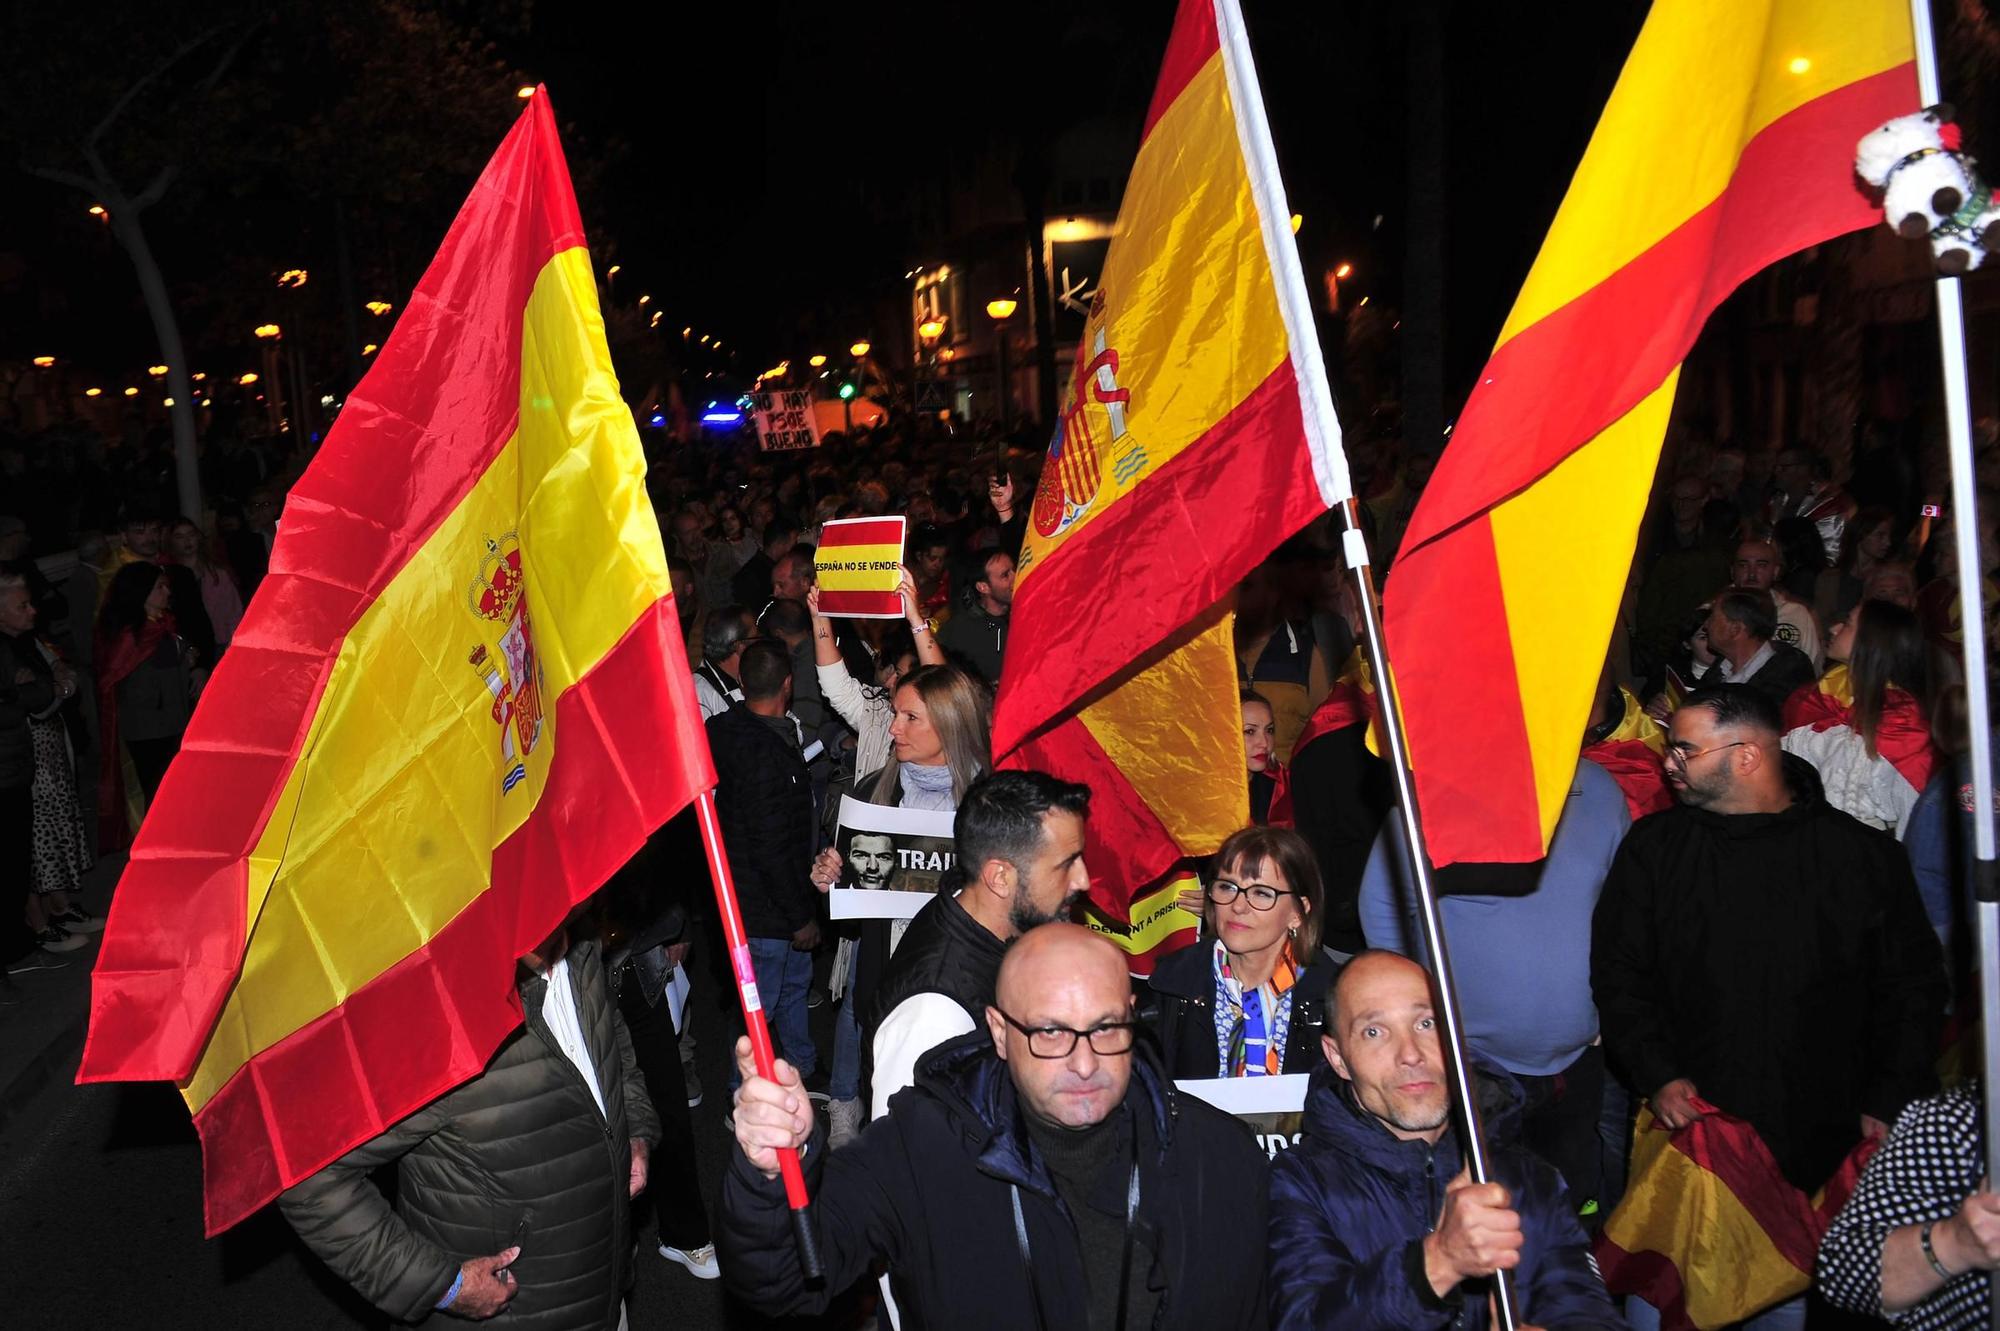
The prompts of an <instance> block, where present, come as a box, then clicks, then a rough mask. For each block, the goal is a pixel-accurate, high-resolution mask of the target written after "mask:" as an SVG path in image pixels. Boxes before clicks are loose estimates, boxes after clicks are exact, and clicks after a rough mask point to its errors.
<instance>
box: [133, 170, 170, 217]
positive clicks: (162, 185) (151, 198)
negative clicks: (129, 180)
mask: <svg viewBox="0 0 2000 1331" xmlns="http://www.w3.org/2000/svg"><path fill="white" fill-rule="evenodd" d="M179 174H180V166H179V165H178V164H176V163H173V162H169V163H167V165H165V166H163V167H161V168H160V169H159V171H158V172H157V173H156V174H155V175H154V176H153V179H152V182H151V183H150V184H148V185H147V186H146V188H144V189H142V190H140V191H139V193H138V194H137V195H135V196H134V197H133V199H132V202H131V203H129V204H127V205H126V208H127V209H128V210H129V211H131V212H134V213H142V212H144V211H145V210H146V209H148V208H150V207H152V206H153V205H154V204H156V203H158V202H159V201H160V197H161V196H162V195H164V194H165V193H166V192H167V187H168V186H170V185H172V184H173V183H174V177H175V176H177V175H179Z"/></svg>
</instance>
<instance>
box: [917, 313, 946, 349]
mask: <svg viewBox="0 0 2000 1331" xmlns="http://www.w3.org/2000/svg"><path fill="white" fill-rule="evenodd" d="M917 336H918V337H921V338H922V339H923V340H924V341H925V342H926V343H930V342H935V341H937V340H938V339H939V338H941V337H943V336H944V320H942V319H926V320H924V321H923V322H922V323H920V324H918V325H917Z"/></svg>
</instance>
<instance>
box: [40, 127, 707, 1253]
mask: <svg viewBox="0 0 2000 1331" xmlns="http://www.w3.org/2000/svg"><path fill="white" fill-rule="evenodd" d="M713 781H714V775H713V769H712V767H711V765H710V762H709V757H708V748H707V744H706V742H705V738H704V736H703V733H702V730H701V727H700V724H699V712H698V710H697V709H696V706H695V700H694V696H693V690H692V680H691V678H690V676H689V674H688V667H687V663H686V658H685V656H684V653H683V649H682V646H681V637H680V630H679V625H678V623H677V620H676V616H675V613H674V602H673V597H672V594H671V589H670V584H669V582H668V578H667V567H666V556H665V553H664V551H663V550H662V547H661V544H660V533H659V528H658V526H657V525H656V523H655V521H654V518H653V512H652V508H651V506H650V505H649V504H648V502H647V498H646V491H645V486H644V463H643V459H642V457H641V455H640V450H639V441H638V436H637V432H636V430H635V429H634V427H633V423H632V417H631V413H630V411H629V410H628V409H627V408H626V406H625V404H624V402H623V401H621V400H620V398H619V394H618V385H617V381H616V379H615V378H614V377H613V375H612V370H611V361H610V357H609V354H608V353H607V351H606V348H605V341H604V327H603V320H602V318H601V317H600V315H599V311H598V305H597V288H596V282H595V279H594V277H593V275H592V271H591V266H590V256H589V253H588V251H586V250H585V248H584V238H583V227H582V224H581V221H580V219H579V217H578V214H577V207H576V200H575V197H574V195H573V193H572V191H571V188H570V182H569V173H568V169H567V167H566V166H565V164H564V162H563V156H562V149H561V147H560V145H559V144H558V143H557V141H556V128H555V119H554V116H553V114H552V113H551V111H550V109H549V104H548V99H547V97H546V95H544V94H542V93H539V92H538V93H537V94H536V95H535V96H534V97H533V98H532V99H531V100H530V101H529V103H528V106H527V109H526V110H525V111H524V112H523V113H522V115H521V118H520V120H519V122H518V123H517V124H516V125H515V126H514V129H513V131H512V132H511V133H509V134H508V136H507V138H506V141H505V142H504V143H502V144H501V146H500V151H499V152H498V153H497V154H496V155H495V156H494V158H493V161H492V163H491V164H490V165H489V166H488V167H487V169H486V172H485V174H484V175H482V176H481V177H480V179H479V181H478V183H477V184H476V185H475V186H474V188H473V191H472V197H471V198H470V199H469V200H468V201H467V202H466V204H465V207H464V209H463V210H462V211H461V212H460V213H459V215H458V219H457V221H455V222H454V223H453V225H452V227H451V230H450V232H449V233H448V234H447V235H446V236H445V239H444V244H443V247H442V248H441V249H440V250H439V252H438V255H437V258H436V259H435V260H433V261H432V263H431V266H430V269H429V271H428V272H426V273H425V274H424V277H423V280H422V281H421V282H420V283H419V284H418V286H417V289H416V291H415V293H414V294H413V295H412V296H411V298H410V300H409V303H408V304H407V306H406V307H405V310H404V313H403V316H402V320H401V322H400V324H399V325H398V327H397V329H396V331H395V334H394V335H393V336H392V337H391V338H390V339H389V342H388V344H387V345H386V346H385V347H384V348H383V350H382V353H381V355H380V358H379V359H378V360H377V362H376V363H375V365H374V367H373V368H372V369H371V370H370V371H369V374H368V376H367V378H366V379H364V380H363V381H362V382H361V384H360V385H359V386H358V387H357V388H356V389H355V390H354V392H353V393H352V394H351V395H349V397H348V399H347V403H346V406H345V407H344V408H343V410H342V411H341V413H340V418H339V421H338V423H337V424H336V425H335V426H334V428H333V430H332V431H331V432H330V433H329V435H328V436H327V439H326V442H325V443H324V444H323V445H322V446H321V448H320V450H319V455H318V456H317V457H316V458H315V459H314V460H313V463H312V465H311V467H310V468H308V469H307V471H306V473H305V475H304V476H303V477H301V478H300V480H299V482H298V484H297V486H295V487H294V488H293V490H292V492H291V495H290V497H289V499H288V501H287V503H286V506H285V512H284V518H283V521H282V522H281V524H280V527H279V535H278V539H277V542H276V544H275V546H274V547H273V549H272V552H271V573H270V576H269V577H268V578H267V579H266V580H265V582H264V583H263V585H262V586H261V587H260V588H259V590H258V593H257V596H256V599H255V600H254V601H253V602H252V604H251V606H250V609H249V613H248V615H247V616H246V617H245V619H244V621H243V625H242V627H241V628H239V629H238V630H237V634H236V639H235V641H234V643H233V644H232V645H231V647H230V649H229V652H228V654H227V655H226V656H225V657H224V658H223V660H222V663H221V666H220V668H219V669H218V670H217V671H216V674H215V677H214V678H213V679H212V680H211V681H210V683H209V685H208V689H207V691H206V693H205V694H204V695H203V697H202V699H201V704H200V707H199V708H198V709H197V711H196V713H195V718H194V722H193V724H192V725H191V726H190V728H189V730H188V734H187V738H186V741H185V743H184V745H183V747H182V749H181V753H180V757H179V758H178V759H176V760H175V763H174V766H173V769H172V771H171V772H169V774H168V776H167V779H166V783H165V785H164V786H163V788H162V789H161V792H160V797H159V800H158V802H157V803H156V804H155V805H154V806H153V808H152V810H151V811H150V812H149V813H148V815H147V818H146V823H145V826H144V828H143V829H142V830H141V832H140V835H139V839H138V843H137V845H136V847H135V848H134V850H133V853H132V860H131V863H130V865H129V866H128V867H127V868H126V871H125V876H124V879H123V881H122V882H121V883H120V884H119V887H118V892H117V896H116V898H115V901H114V903H113V906H112V911H111V921H110V927H109V928H108V929H107V930H106V933H105V939H104V945H103V957H102V959H101V960H100V961H99V963H98V966H97V970H96V974H95V976H94V978H93V992H92V1004H91V1022H90V1037H89V1043H88V1045H87V1046H86V1048H85V1050H84V1058H83V1067H82V1070H81V1072H80V1073H79V1074H78V1075H79V1080H82V1081H114V1080H116V1081H130V1080H158V1079H164V1080H169V1081H174V1082H177V1083H178V1084H179V1085H180V1088H181V1092H182V1094H183V1096H184V1097H185V1098H186V1100H187V1102H188V1105H189V1107H190V1109H192V1110H193V1113H194V1121H195V1125H196V1127H197V1128H198V1129H199V1130H200V1134H201V1139H202V1153H203V1162H204V1171H205V1180H206V1194H207V1196H206V1201H207V1208H206V1213H207V1221H208V1228H209V1231H210V1232H211V1233H214V1232H216V1231H219V1230H221V1229H223V1228H226V1227H227V1226H229V1225H231V1224H234V1223H235V1222H236V1221H238V1220H240V1219H242V1218H243V1217H244V1216H246V1215H248V1214H249V1213H250V1212H251V1211H252V1210H254V1209H255V1208H257V1207H258V1206H260V1205H262V1204H263V1203H264V1202H266V1201H268V1200H270V1199H271V1198H272V1197H273V1196H274V1195H276V1193H277V1192H278V1191H279V1190H280V1189H282V1188H284V1187H286V1186H288V1185H290V1184H292V1183H294V1182H297V1181H298V1180H299V1179H302V1178H304V1177H306V1176H308V1175H310V1174H312V1173H313V1172H314V1171H315V1170H317V1169H319V1168H320V1167H321V1166H323V1165H325V1164H326V1163H327V1162H328V1161H330V1160H332V1159H334V1158H335V1157H337V1156H339V1155H340V1154H341V1153H343V1152H344V1151H346V1150H347V1149H349V1148H350V1147H352V1146H354V1145H356V1144H357V1143H359V1142H362V1141H365V1140H367V1139H368V1138H370V1137H372V1136H374V1135H376V1134H377V1133H379V1132H380V1131H381V1130H382V1129H383V1128H384V1127H386V1126H388V1125H389V1124H391V1123H394V1122H396V1121H397V1120H398V1119H401V1118H403V1117H404V1116H405V1115H407V1114H409V1113H410V1112H411V1111H413V1110H415V1109H417V1108H418V1107H420V1106H421V1105H423V1104H425V1103H427V1102H428V1101H430V1100H432V1099H434V1098H435V1097H436V1096H437V1095H439V1094H440V1093H441V1092H443V1091H445V1090H447V1089H449V1088H450V1087H451V1086H453V1085H455V1084H457V1083H459V1082H462V1081H464V1080H466V1079H467V1078H469V1077H471V1076H473V1075H474V1074H476V1073H477V1072H478V1071H479V1070H480V1069H481V1068H482V1067H484V1066H485V1064H486V1061H487V1059H488V1058H489V1057H490V1056H491V1054H492V1053H493V1051H494V1049H495V1048H496V1047H497V1046H498V1045H499V1043H500V1041H501V1040H502V1038H503V1037H505V1036H506V1035H507V1033H508V1032H509V1031H511V1030H513V1029H514V1028H515V1027H517V1026H518V1025H519V1024H520V1022H521V1009H520V1003H519V999H518V998H517V996H516V994H515V988H514V977H515V958H516V957H518V956H520V955H521V954H522V953H523V952H526V951H528V950H530V949H532V948H533V947H534V946H535V945H536V944H537V943H538V942H540V941H541V940H542V939H543V938H545V937H546V936H547V935H548V934H549V933H550V932H551V931H552V930H553V929H554V927H555V926H556V924H557V923H558V922H559V921H561V920H562V918H563V917H564V915H565V914H566V913H567V912H568V911H569V910H570V909H571V907H572V906H574V905H575V904H576V903H577V902H578V901H580V900H582V899H583V898H584V897H585V896H586V895H588V894H589V893H590V892H592V891H594V890H595V889H596V888H597V886H598V885H599V884H600V883H602V882H603V881H604V879H605V878H606V877H608V876H609V874H610V873H611V872H612V870H614V869H615V868H617V866H618V865H620V864H621V863H623V862H624V860H625V859H626V858H627V857H628V856H629V855H630V854H631V853H632V852H633V850H635V849H636V848H637V847H638V846H639V845H640V843H641V842H642V840H643V839H644V838H645V836H646V835H647V833H648V832H650V831H651V830H652V829H653V828H654V827H656V826H657V825H659V824H660V823H661V822H662V821H663V820H665V819H666V818H667V817H669V816H670V815H672V814H673V813H674V812H675V811H676V810H677V809H679V808H681V807H682V806H683V805H684V804H686V803H687V802H688V801H689V800H690V799H691V798H692V797H693V796H694V794H695V793H696V792H697V790H699V789H701V788H703V787H705V786H707V785H710V784H712V783H713Z"/></svg>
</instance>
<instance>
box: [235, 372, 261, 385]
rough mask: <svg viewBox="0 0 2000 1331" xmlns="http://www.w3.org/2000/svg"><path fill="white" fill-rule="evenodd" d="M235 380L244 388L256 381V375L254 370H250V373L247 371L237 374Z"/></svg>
mask: <svg viewBox="0 0 2000 1331" xmlns="http://www.w3.org/2000/svg"><path fill="white" fill-rule="evenodd" d="M236 382H237V383H239V384H242V385H243V386H244V387H245V388H248V387H249V386H250V385H251V384H254V383H256V382H257V375H256V373H255V372H254V371H253V372H251V373H249V374H245V375H241V376H239V377H238V378H237V380H236Z"/></svg>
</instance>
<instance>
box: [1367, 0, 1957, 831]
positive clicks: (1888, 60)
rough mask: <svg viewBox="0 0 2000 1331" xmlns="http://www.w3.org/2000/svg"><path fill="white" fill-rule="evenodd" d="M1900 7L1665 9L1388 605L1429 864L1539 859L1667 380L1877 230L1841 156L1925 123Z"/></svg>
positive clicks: (1552, 238) (1546, 246) (1750, 4)
mask: <svg viewBox="0 0 2000 1331" xmlns="http://www.w3.org/2000/svg"><path fill="white" fill-rule="evenodd" d="M1912 51H1913V45H1912V38H1911V33H1910V16H1909V7H1908V5H1907V4H1906V3H1905V2H1904V0H1656V3H1655V4H1654V5H1653V7H1652V11H1651V13H1650V14H1649V15H1648V16H1647V19H1646V25H1645V28H1644V29H1643V30H1642V31H1641V32H1640V34H1639V41H1638V44H1637V45H1636V46H1635V47H1634V48H1633V51H1632V54H1631V56H1630V58H1629V59H1628V60H1627V61H1626V64H1625V69H1624V72H1623V74H1621V75H1620V77H1619V80H1618V84H1617V87H1616V88H1614V89H1613V90H1612V94H1611V101H1610V103H1609V105H1607V106H1606V107H1605V110H1604V116H1603V118H1602V119H1601V120H1600V121H1599V122H1598V125H1597V131H1596V133H1595V134H1594V135H1593V136H1592V137H1591V141H1590V147H1589V149H1588V150H1587V151H1586V152H1585V154H1584V158H1583V164H1582V165H1581V166H1580V167H1578V168H1577V173H1576V177H1575V179H1574V180H1573V181H1572V182H1571V184H1570V188H1569V193H1568V195H1567V197H1565V198H1564V200H1563V204H1562V208H1561V210H1560V211H1559V212H1558V213H1557V215H1556V220H1555V225H1554V226H1553V227H1552V228H1551V229H1550V231H1549V235H1548V239H1547V240H1546V241H1545V242H1544V243H1543V245H1542V251H1541V254H1540V255H1539V256H1538V257H1537V258H1536V260H1535V264H1534V267H1533V269H1532V270H1531V271H1530V272H1529V274H1528V280H1527V284H1526V285H1525V286H1524V287H1523V288H1522V290H1521V295H1520V298H1519V299H1518V300H1517V301H1516V303H1515V305H1514V311H1513V313H1512V314H1511V315H1510V316H1509V317H1508V319H1507V323H1506V327H1505V328H1504V329H1502V331H1501V333H1500V340H1499V345H1498V346H1497V347H1496V348H1495V349H1494V352H1493V356H1492V359H1491V360H1489V361H1488V362H1487V365H1486V368H1485V370H1484V372H1483V373H1482V374H1481V375H1480V377H1479V382H1478V384H1477V386H1476V387H1475V388H1474V389H1473V392H1472V396H1471V397H1470V399H1469V400H1468V401H1467V403H1466V406H1465V410H1464V412H1463V413H1462V414H1461V415H1460V417H1459V419H1458V424H1457V429H1456V431H1455V432H1454V434H1453V437H1452V440H1451V444H1450V446H1449V447H1448V448H1446V449H1445V451H1444V454H1443V456H1442V458H1441V459H1440V461H1439V465H1438V468H1437V471H1436V474H1435V475H1433V476H1432V478H1431V482H1430V485H1429V487H1428V488H1427V489H1426V490H1425V492H1424V497H1423V499H1422V501H1421V502H1420V503H1419V504H1418V505H1417V509H1416V512H1415V514H1414V515H1413V517H1412V519H1411V522H1410V527H1409V531H1408V534H1407V535H1406V536H1405V537H1404V539H1403V545H1402V553H1401V554H1400V555H1399V557H1398V558H1397V560H1396V563H1395V567H1394V569H1393V572H1392V576H1391V577H1390V578H1389V582H1388V590H1387V594H1386V611H1385V613H1386V618H1387V624H1388V633H1389V649H1390V659H1391V660H1392V661H1394V662H1395V669H1396V684H1397V687H1398V691H1399V693H1400V695H1401V699H1402V704H1403V713H1404V726H1405V728H1406V733H1407V734H1408V737H1409V744H1410V759H1411V764H1412V766H1413V767H1414V768H1415V769H1416V778H1417V792H1418V798H1419V801H1420V803H1421V806H1422V809H1423V814H1424V825H1425V832H1426V836H1427V838H1428V841H1429V846H1430V851H1431V856H1432V858H1433V859H1434V860H1435V861H1436V862H1437V863H1439V864H1449V863H1452V862H1454V861H1458V860H1532V859H1537V858H1539V857H1540V856H1541V855H1542V854H1543V852H1544V850H1545V848H1546V847H1547V845H1548V839H1549V836H1550V834H1551V832H1552V831H1553V830H1554V828H1555V824H1556V818H1557V816H1558V815H1559V814H1560V813H1561V812H1562V806H1563V800H1564V798H1565V796H1566V794H1567V792H1568V791H1569V788H1570V780H1571V777H1572V775H1573V774H1574V772H1575V769H1576V753H1577V745H1578V742H1579V740H1580V737H1581V735H1582V732H1583V728H1584V722H1585V719H1586V718H1587V717H1588V715H1589V713H1590V705H1591V697H1592V694H1593V693H1594V692H1595V690H1596V687H1597V680H1598V677H1599V671H1600V669H1601V668H1602V666H1603V664H1604V653H1605V647H1606V643H1607V642H1608V641H1609V639H1610V636H1611V626H1612V622H1613V618H1614V616H1615V615H1616V613H1617V609H1618V601H1619V595H1620V593H1621V591H1622V589H1623V588H1624V586H1625V578H1626V573H1627V571H1628V569H1629V568H1630V565H1631V562H1632V552H1633V548H1634V546H1635V544H1636V542H1637V538H1638V530H1639V522H1640V518H1641V515H1642V514H1643V512H1644V510H1645V506H1646V496H1647V492H1648V491H1649V489H1650V488H1651V485H1652V480H1653V472H1654V469H1655V467H1656V465H1657V463H1658V460H1659V453H1660V442H1661V439H1662V437H1663V436H1664V433H1665V430H1666V424H1667V417H1668V413H1669V411H1670V409H1671V408H1672V406H1673V400H1674V386H1675V383H1676V381H1677V379H1678V376H1679V370H1680V363H1681V360H1682V358H1683V357H1685V356H1686V355H1687V353H1688V349H1689V348H1690V347H1691V346H1693V344H1694V340H1695V337H1696V336H1697V335H1698V334H1699V333H1700V332H1701V327H1702V324H1703V322H1704V321H1705V320H1706V319H1707V318H1708V314H1709V311H1711V310H1713V309H1714V308H1715V307H1716V305H1717V304H1719V303H1720V302H1721V301H1722V300H1723V298H1724V297H1726V296H1728V294H1729V293H1730V292H1731V291H1733V290H1735V288H1736V287H1737V285H1738V284H1739V283H1741V282H1742V281H1743V280H1744V279H1745V278H1747V277H1749V276H1750V275H1751V274H1753V273H1755V272H1757V270H1759V269H1760V268H1763V267H1765V266H1766V265H1767V264H1770V263H1772V262H1774V261H1776V260H1778V259H1780V258H1783V257H1784V256H1785V255H1788V254H1791V253H1794V252H1795V251H1798V250H1801V249H1804V248H1806V247H1807V246H1809V245H1815V244H1818V243H1820V242H1821V241H1824V240H1827V239H1829V238H1830V237H1833V236H1837V235H1840V234H1841V233H1842V232H1846V231H1854V230H1858V229H1860V228H1862V227H1866V226H1868V225H1870V224H1871V223H1873V222H1879V221H1880V220H1881V210H1880V209H1879V208H1878V207H1876V206H1875V205H1874V204H1873V203H1871V201H1870V200H1869V198H1868V197H1867V196H1866V195H1865V194H1864V193H1863V191H1862V188H1861V186H1860V185H1859V183H1858V182H1857V181H1856V180H1855V178H1854V174H1853V162H1854V145H1855V144H1856V142H1857V141H1859V140H1860V138H1861V136H1862V135H1864V134H1866V133H1867V132H1868V131H1869V130H1871V129H1873V128H1875V126H1876V125H1878V124H1880V123H1881V122H1882V121H1884V120H1887V119H1889V118H1890V117H1892V116H1896V115H1901V114H1904V113H1907V112H1909V111H1913V110H1915V109H1916V107H1917V104H1918V103H1917V84H1916V74H1915V69H1914V65H1913V64H1912V59H1913V56H1912Z"/></svg>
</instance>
